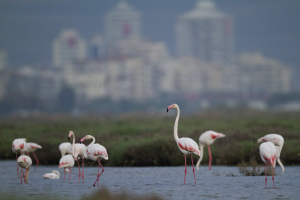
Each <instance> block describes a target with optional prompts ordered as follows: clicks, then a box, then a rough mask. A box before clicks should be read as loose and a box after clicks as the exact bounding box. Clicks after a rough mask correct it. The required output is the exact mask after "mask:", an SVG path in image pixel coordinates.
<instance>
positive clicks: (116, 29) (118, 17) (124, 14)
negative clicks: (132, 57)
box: [105, 1, 141, 43]
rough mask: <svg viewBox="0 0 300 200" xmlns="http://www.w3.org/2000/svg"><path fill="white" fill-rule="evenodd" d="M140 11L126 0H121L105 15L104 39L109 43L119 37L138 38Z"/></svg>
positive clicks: (139, 34)
mask: <svg viewBox="0 0 300 200" xmlns="http://www.w3.org/2000/svg"><path fill="white" fill-rule="evenodd" d="M140 36H141V13H140V12H138V11H136V10H134V9H133V8H132V7H131V6H130V5H128V3H127V2H126V1H121V2H120V3H119V4H118V5H117V6H116V7H114V8H113V9H112V10H111V11H110V12H108V14H107V15H106V16H105V40H106V41H107V42H108V43H110V42H114V41H116V40H120V39H139V38H140Z"/></svg>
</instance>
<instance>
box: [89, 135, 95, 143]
mask: <svg viewBox="0 0 300 200" xmlns="http://www.w3.org/2000/svg"><path fill="white" fill-rule="evenodd" d="M91 138H92V139H93V141H92V142H91V143H90V144H89V145H91V144H95V138H94V137H93V136H91Z"/></svg>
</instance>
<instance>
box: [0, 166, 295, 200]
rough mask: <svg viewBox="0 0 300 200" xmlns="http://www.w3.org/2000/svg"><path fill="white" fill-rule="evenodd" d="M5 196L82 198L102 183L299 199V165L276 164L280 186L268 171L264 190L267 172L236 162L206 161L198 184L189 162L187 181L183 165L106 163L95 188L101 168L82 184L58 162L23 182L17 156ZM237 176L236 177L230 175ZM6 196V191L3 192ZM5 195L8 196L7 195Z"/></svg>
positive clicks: (171, 192) (172, 195)
mask: <svg viewBox="0 0 300 200" xmlns="http://www.w3.org/2000/svg"><path fill="white" fill-rule="evenodd" d="M0 166H1V167H0V174H1V179H0V192H1V194H2V198H1V199H5V198H7V197H9V196H13V197H19V196H21V195H24V196H27V197H28V199H40V198H41V195H43V197H48V198H50V199H61V198H64V199H80V198H81V197H83V196H85V195H89V194H92V193H93V192H95V191H97V190H98V189H99V188H101V187H106V188H108V189H109V190H110V191H111V192H122V191H126V192H128V193H129V194H133V195H145V194H156V195H158V196H160V197H162V198H164V199H166V200H171V199H180V200H183V199H188V200H194V199H195V200H199V198H200V199H299V198H300V167H285V170H286V172H284V173H281V169H280V168H279V167H276V172H277V173H278V175H277V176H275V186H276V188H275V189H273V185H272V184H273V183H272V177H271V176H268V185H267V189H265V177H264V176H259V177H241V176H239V173H238V168H237V167H223V166H212V171H208V167H207V166H201V167H200V170H199V171H196V178H197V185H196V184H195V183H194V175H193V172H192V167H191V166H188V171H187V178H186V185H184V184H183V178H184V166H180V167H135V168H133V167H105V171H104V173H103V174H102V175H101V177H100V185H99V186H98V187H97V186H96V187H93V186H92V185H93V183H94V181H95V179H96V176H97V172H98V169H97V167H85V169H84V172H85V183H78V168H77V167H74V168H73V170H72V179H71V180H68V178H69V176H68V174H66V180H63V170H61V169H58V168H57V166H38V168H37V170H36V172H33V169H34V167H32V169H31V170H30V173H29V184H20V179H18V178H17V172H16V171H17V170H16V162H15V161H0ZM52 170H58V171H59V172H60V173H61V178H60V179H58V180H45V179H43V174H45V173H48V172H51V171H52ZM231 175H236V176H231ZM3 195H4V196H3ZM3 197H4V198H3Z"/></svg>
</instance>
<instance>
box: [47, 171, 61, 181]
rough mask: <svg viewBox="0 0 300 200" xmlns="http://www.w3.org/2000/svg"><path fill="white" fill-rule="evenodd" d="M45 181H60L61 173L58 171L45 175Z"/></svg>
mask: <svg viewBox="0 0 300 200" xmlns="http://www.w3.org/2000/svg"><path fill="white" fill-rule="evenodd" d="M43 177H44V179H59V177H60V173H59V172H58V171H56V170H53V171H52V172H51V173H47V174H44V176H43Z"/></svg>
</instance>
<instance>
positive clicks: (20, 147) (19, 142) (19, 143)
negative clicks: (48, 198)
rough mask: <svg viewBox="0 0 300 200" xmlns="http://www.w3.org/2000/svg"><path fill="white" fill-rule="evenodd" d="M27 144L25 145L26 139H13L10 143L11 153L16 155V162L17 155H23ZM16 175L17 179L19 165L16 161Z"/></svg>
mask: <svg viewBox="0 0 300 200" xmlns="http://www.w3.org/2000/svg"><path fill="white" fill-rule="evenodd" d="M26 147H27V144H26V138H21V139H15V140H14V141H13V143H12V151H13V152H14V153H16V160H18V153H20V155H21V153H24V152H23V151H24V149H26ZM17 174H18V178H19V165H18V161H17Z"/></svg>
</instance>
